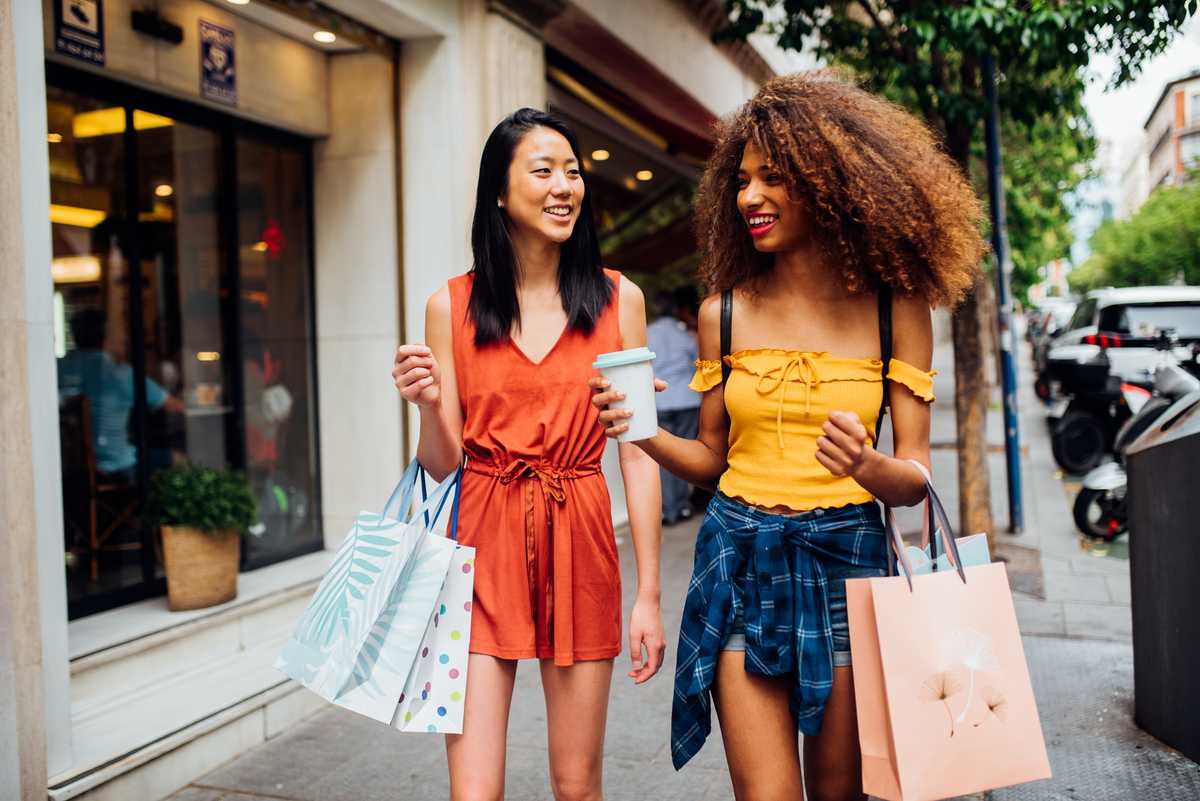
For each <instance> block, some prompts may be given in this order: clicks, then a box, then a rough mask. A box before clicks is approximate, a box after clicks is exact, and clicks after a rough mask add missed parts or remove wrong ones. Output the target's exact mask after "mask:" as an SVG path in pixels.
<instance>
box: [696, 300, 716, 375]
mask: <svg viewBox="0 0 1200 801" xmlns="http://www.w3.org/2000/svg"><path fill="white" fill-rule="evenodd" d="M697 325H698V327H699V329H700V358H702V359H718V358H720V356H721V295H720V293H716V294H713V295H709V296H708V297H706V298H705V299H704V300H703V301H701V302H700V313H699V315H698V320H697Z"/></svg>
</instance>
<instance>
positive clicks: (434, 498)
mask: <svg viewBox="0 0 1200 801" xmlns="http://www.w3.org/2000/svg"><path fill="white" fill-rule="evenodd" d="M461 473H462V468H461V467H460V468H459V469H458V470H456V471H455V472H454V474H453V475H451V476H450V477H448V478H447V479H446V480H445V481H443V482H442V483H440V484H438V485H437V486H436V487H435V488H434V490H433V492H432V493H430V494H428V495H426V492H425V486H424V479H425V476H424V472H423V471H422V469H421V464H420V462H418V461H417V460H416V459H413V461H412V462H411V463H410V464H409V465H408V467H406V468H405V470H404V475H403V476H401V478H400V482H399V483H398V484H396V488H395V489H393V490H392V494H391V495H390V496H389V497H388V500H387V503H386V504H384V507H383V511H382V512H381V513H380V515H379V517H380V519H381V520H384V519H387V517H388V515H389V514H390V513H391V512H392V510H393V509H394V510H395V515H396V519H397V520H399V521H400V522H402V523H407V522H409V521H411V520H413V519H415V518H416V516H417V515H424V516H425V520H426V525H427V526H428V525H429V524H428V521H429V510H430V509H433V508H435V507H436V509H437V511H435V512H434V516H433V520H434V521H435V522H436V521H437V519H438V517H439V516H440V515H441V513H442V509H443V508H445V505H446V499H447V498H448V497H449V495H450V490H451V489H454V490H455V495H456V497H457V492H458V484H459V476H460V475H461ZM418 479H419V480H420V482H421V505H420V506H418V507H417V508H416V509H414V510H411V513H410V508H411V506H412V496H413V491H414V489H415V488H416V486H417V483H418ZM397 500H399V506H396V505H395V504H396V502H397Z"/></svg>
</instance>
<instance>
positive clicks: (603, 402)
mask: <svg viewBox="0 0 1200 801" xmlns="http://www.w3.org/2000/svg"><path fill="white" fill-rule="evenodd" d="M588 386H589V387H591V388H592V405H593V406H595V407H596V408H597V409H599V410H600V425H602V426H604V436H606V437H608V438H610V439H616V438H617V437H618V436H620V435H621V434H624V433H625V432H626V431H628V430H629V418H630V417H633V410H632V409H610V408H608V405H609V404H610V403H617V402H619V401H623V400H625V393H623V392H618V391H617V390H615V389H611V384H610V383H609V381H608V380H607V379H605V378H604V376H599V375H598V376H593V377H592V378H590V379H588ZM666 388H667V382H666V381H663V380H662V379H661V378H656V379H654V391H655V392H662V391H663V390H664V389H666Z"/></svg>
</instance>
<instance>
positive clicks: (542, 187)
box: [500, 127, 584, 244]
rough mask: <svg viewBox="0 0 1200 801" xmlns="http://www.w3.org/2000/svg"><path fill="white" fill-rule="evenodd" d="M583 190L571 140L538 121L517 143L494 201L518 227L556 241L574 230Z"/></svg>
mask: <svg viewBox="0 0 1200 801" xmlns="http://www.w3.org/2000/svg"><path fill="white" fill-rule="evenodd" d="M583 192H584V189H583V176H582V175H580V173H579V162H578V160H577V159H576V158H575V153H574V152H573V151H572V150H571V144H570V143H569V142H568V141H567V140H566V138H565V137H564V136H563V135H562V134H560V133H559V132H558V131H554V130H551V129H550V128H540V127H539V128H534V129H533V130H531V131H530V132H529V133H527V134H525V136H524V137H523V138H522V139H521V141H520V143H518V144H517V147H516V150H515V151H514V152H513V158H512V162H511V163H510V164H509V165H508V186H507V188H506V189H505V191H504V194H503V195H501V197H500V203H501V205H502V206H503V207H504V211H505V212H506V213H507V215H508V219H509V221H510V222H511V223H512V225H513V226H514V227H515V228H516V229H517V230H518V231H520V232H523V233H526V234H530V233H532V234H534V235H536V236H540V237H544V238H546V239H548V240H550V241H551V242H555V243H558V244H562V243H563V242H566V241H567V239H569V238H570V236H571V232H572V231H573V230H575V221H576V220H577V219H578V218H579V209H580V206H581V205H582V203H583Z"/></svg>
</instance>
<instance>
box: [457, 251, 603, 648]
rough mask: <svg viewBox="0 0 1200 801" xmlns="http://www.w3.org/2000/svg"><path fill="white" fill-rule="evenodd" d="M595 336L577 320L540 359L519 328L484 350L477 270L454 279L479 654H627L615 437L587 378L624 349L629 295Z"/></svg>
mask: <svg viewBox="0 0 1200 801" xmlns="http://www.w3.org/2000/svg"><path fill="white" fill-rule="evenodd" d="M605 274H607V275H608V276H609V278H610V279H612V282H613V294H612V301H611V302H610V303H609V304H608V306H607V307H605V309H604V311H603V312H602V313H601V315H600V318H599V319H598V320H597V321H596V327H595V329H593V331H592V333H591V334H590V335H585V334H583V333H581V332H579V331H575V330H572V329H571V328H569V327H568V328H567V329H566V330H564V331H563V333H562V335H561V336H560V337H559V339H558V341H557V342H556V343H555V344H554V346H553V347H552V348H551V349H550V352H549V353H547V354H546V356H545V358H543V359H542V361H541V362H540V363H538V364H534V363H533V362H532V361H530V359H529V357H527V356H526V355H525V354H524V353H523V352H522V351H521V350H520V349H519V348H518V347H517V345H516V343H515V342H514V341H513V339H512V338H511V337H508V338H506V339H505V340H504V341H502V342H497V343H493V344H491V345H487V346H485V347H483V348H476V347H475V325H474V323H473V322H472V321H471V318H470V315H469V314H468V312H467V306H468V303H469V301H470V297H471V286H472V284H473V282H474V275H472V274H470V273H468V274H466V275H460V276H458V277H456V278H452V279H451V280H450V282H449V289H450V309H451V315H452V322H453V331H454V367H455V376H456V377H457V379H458V394H459V399H460V402H461V404H462V412H463V421H464V423H463V452H464V454H465V455H466V470H465V471H464V473H463V478H462V503H461V507H460V511H459V522H458V526H459V527H458V537H459V541H460V542H462V543H463V544H464V545H471V546H473V547H474V548H475V549H476V552H475V599H474V602H473V605H472V610H471V646H470V650H471V652H472V653H478V654H488V655H491V656H495V657H499V658H501V659H530V658H535V657H536V658H538V659H553V660H554V664H556V665H562V666H567V665H571V664H574V663H575V662H577V661H583V660H592V659H611V658H613V657H615V656H616V655H617V654H618V653H620V651H621V573H620V563H619V560H618V557H617V546H616V541H615V540H614V538H613V527H612V511H611V506H610V501H609V495H608V487H607V486H606V484H605V482H604V476H603V475H602V474H601V473H600V459H601V456H602V455H603V453H604V446H605V442H606V439H605V436H604V432H603V430H602V428H601V426H600V424H599V421H598V419H597V415H598V413H599V412H598V410H597V409H596V407H594V406H593V405H592V403H591V390H589V389H588V386H587V381H588V379H589V378H591V377H592V376H594V375H596V371H595V370H594V369H592V362H593V361H595V359H596V356H597V354H600V353H606V352H609V351H615V350H620V349H621V329H620V320H619V309H618V292H619V288H620V281H621V275H620V273H617V272H615V271H612V270H605Z"/></svg>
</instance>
